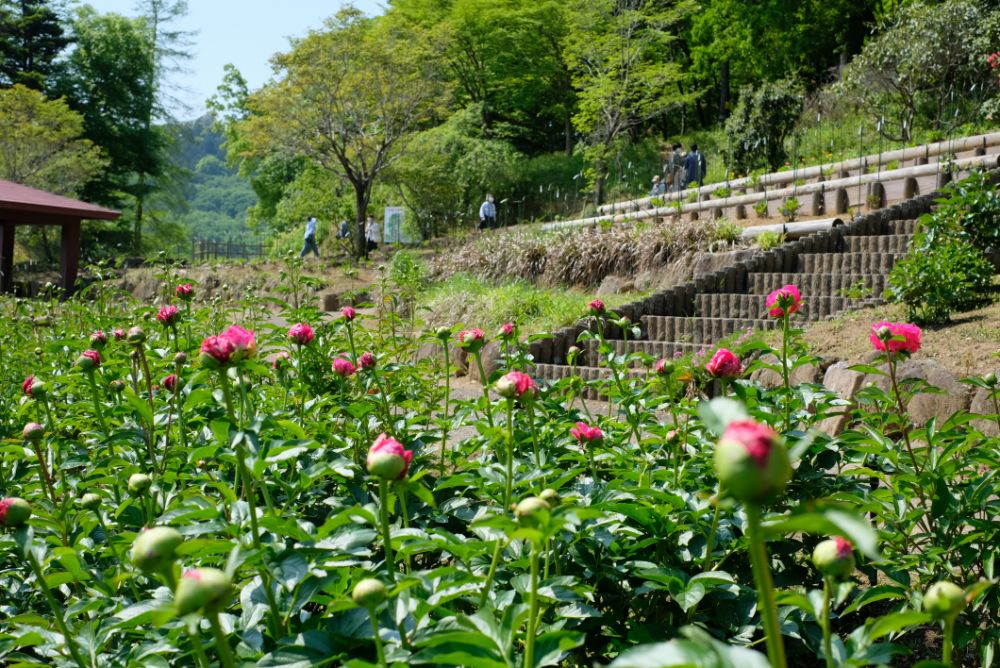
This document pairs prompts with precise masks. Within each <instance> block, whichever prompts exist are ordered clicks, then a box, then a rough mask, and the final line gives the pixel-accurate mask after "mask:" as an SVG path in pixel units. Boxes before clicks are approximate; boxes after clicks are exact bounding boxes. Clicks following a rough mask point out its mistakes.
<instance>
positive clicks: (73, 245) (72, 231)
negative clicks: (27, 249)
mask: <svg viewBox="0 0 1000 668" xmlns="http://www.w3.org/2000/svg"><path fill="white" fill-rule="evenodd" d="M59 268H60V270H61V273H62V280H63V290H64V296H66V297H68V296H70V295H71V294H73V288H74V287H75V283H76V275H77V273H78V272H79V270H80V221H79V220H75V221H73V222H71V223H66V224H65V225H63V226H62V245H61V247H60V249H59Z"/></svg>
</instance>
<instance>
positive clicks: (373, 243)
mask: <svg viewBox="0 0 1000 668" xmlns="http://www.w3.org/2000/svg"><path fill="white" fill-rule="evenodd" d="M365 240H367V242H368V251H369V252H371V251H373V250H375V249H376V248H378V242H379V240H380V239H379V229H378V225H377V224H376V223H375V219H374V218H372V217H371V216H368V222H367V224H365Z"/></svg>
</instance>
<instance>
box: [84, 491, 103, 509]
mask: <svg viewBox="0 0 1000 668" xmlns="http://www.w3.org/2000/svg"><path fill="white" fill-rule="evenodd" d="M80 507H81V508H83V509H84V510H97V509H98V508H100V507H101V496H100V495H99V494H94V493H93V492H90V493H88V494H84V495H83V496H81V497H80Z"/></svg>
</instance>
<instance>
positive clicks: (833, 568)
mask: <svg viewBox="0 0 1000 668" xmlns="http://www.w3.org/2000/svg"><path fill="white" fill-rule="evenodd" d="M812 560H813V565H814V566H816V570H818V571H819V572H820V573H822V574H823V575H826V576H829V577H831V578H834V579H835V580H843V579H844V578H848V577H850V575H851V573H853V572H854V548H853V546H852V545H851V542H850V541H848V540H845V539H844V538H841V537H840V536H836V537H834V538H830V539H829V540H824V541H823V542H821V543H820V544H819V545H817V546H816V549H814V550H813V555H812Z"/></svg>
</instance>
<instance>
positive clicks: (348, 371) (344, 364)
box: [333, 357, 355, 378]
mask: <svg viewBox="0 0 1000 668" xmlns="http://www.w3.org/2000/svg"><path fill="white" fill-rule="evenodd" d="M354 371H355V369H354V365H353V364H351V360H349V359H347V358H346V357H337V358H335V359H334V360H333V372H334V373H335V374H337V375H338V376H340V377H341V378H347V377H348V376H353V375H354Z"/></svg>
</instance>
